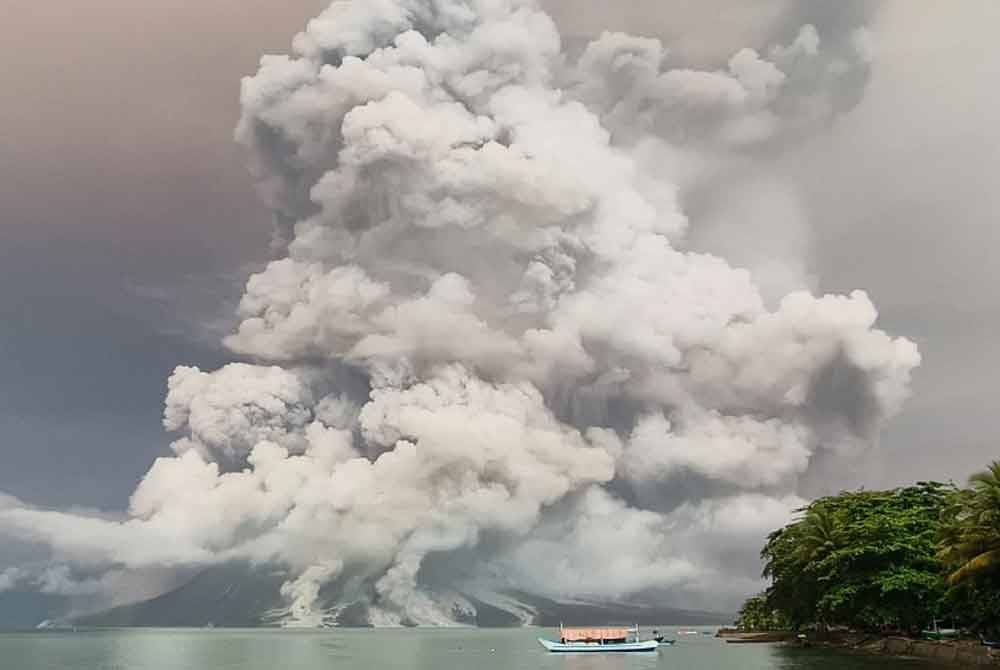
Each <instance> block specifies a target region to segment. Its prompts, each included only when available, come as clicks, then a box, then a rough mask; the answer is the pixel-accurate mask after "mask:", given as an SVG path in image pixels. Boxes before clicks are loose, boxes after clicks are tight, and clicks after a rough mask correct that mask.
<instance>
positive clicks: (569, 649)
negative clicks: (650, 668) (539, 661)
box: [538, 637, 660, 654]
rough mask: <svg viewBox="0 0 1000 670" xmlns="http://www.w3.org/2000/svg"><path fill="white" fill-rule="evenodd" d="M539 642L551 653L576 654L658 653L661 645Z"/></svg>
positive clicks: (650, 641) (643, 641)
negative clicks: (657, 649) (657, 650)
mask: <svg viewBox="0 0 1000 670" xmlns="http://www.w3.org/2000/svg"><path fill="white" fill-rule="evenodd" d="M538 642H539V643H540V644H541V645H542V646H543V647H545V648H546V649H548V650H549V651H551V652H556V653H574V654H575V653H582V654H594V653H597V654H607V653H627V652H633V653H634V652H650V651H656V648H657V647H659V646H660V643H659V642H657V641H656V640H641V641H639V642H618V643H612V644H597V643H595V642H556V641H554V640H546V639H545V638H541V637H540V638H538Z"/></svg>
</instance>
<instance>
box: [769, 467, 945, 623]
mask: <svg viewBox="0 0 1000 670" xmlns="http://www.w3.org/2000/svg"><path fill="white" fill-rule="evenodd" d="M951 495H952V489H951V488H950V487H948V486H946V485H944V484H939V483H936V482H920V483H918V484H917V485H915V486H909V487H904V488H900V489H895V490H891V491H855V492H846V493H841V494H840V495H837V496H830V497H827V498H821V499H819V500H816V501H815V502H813V503H811V504H810V505H809V506H808V507H806V508H805V509H803V510H800V512H802V516H801V517H800V518H799V519H798V520H797V521H795V522H794V523H791V524H789V525H788V526H785V527H784V528H782V529H780V530H778V531H775V532H774V533H772V534H771V535H770V536H769V537H768V541H767V544H766V545H765V546H764V549H763V551H762V552H761V557H762V558H763V559H764V575H765V576H767V577H770V578H771V579H772V585H771V587H770V588H769V589H768V591H767V602H768V605H769V606H770V607H771V608H773V609H775V610H778V611H779V612H781V613H782V614H783V615H784V616H786V617H787V618H788V620H789V622H790V623H791V624H792V625H793V626H795V627H801V626H804V625H809V624H818V625H825V624H843V625H848V626H852V627H858V628H867V629H875V628H879V627H883V626H890V627H898V628H901V629H904V630H911V631H913V630H919V629H920V628H921V627H922V626H924V625H926V623H927V622H928V621H930V620H931V619H932V618H933V617H935V616H937V615H938V614H939V613H940V610H941V603H942V598H943V595H944V585H943V583H942V580H941V569H940V562H939V560H938V558H937V555H936V554H937V540H938V533H939V526H940V517H941V513H942V510H943V509H944V507H945V506H946V505H947V504H948V502H949V501H950V499H951Z"/></svg>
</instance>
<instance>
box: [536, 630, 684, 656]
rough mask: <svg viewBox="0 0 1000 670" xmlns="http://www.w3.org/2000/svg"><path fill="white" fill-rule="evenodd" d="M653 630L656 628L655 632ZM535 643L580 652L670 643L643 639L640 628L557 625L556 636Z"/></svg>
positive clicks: (636, 649)
mask: <svg viewBox="0 0 1000 670" xmlns="http://www.w3.org/2000/svg"><path fill="white" fill-rule="evenodd" d="M654 633H655V631H654ZM538 642H539V643H540V644H541V645H542V646H543V647H545V648H546V649H547V650H548V651H552V652H563V653H565V652H580V653H595V652H596V653H620V652H651V651H656V650H657V648H658V647H659V646H660V645H670V644H673V641H672V640H664V639H663V638H662V637H659V638H655V637H654V638H653V639H649V640H643V639H640V637H639V627H638V626H633V627H632V628H565V627H563V626H562V625H560V626H559V639H558V640H546V639H545V638H541V637H540V638H538Z"/></svg>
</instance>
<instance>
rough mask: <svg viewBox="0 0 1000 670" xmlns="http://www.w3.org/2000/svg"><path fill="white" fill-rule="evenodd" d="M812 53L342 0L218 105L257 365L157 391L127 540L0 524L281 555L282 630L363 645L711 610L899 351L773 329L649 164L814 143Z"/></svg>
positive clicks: (147, 545)
mask: <svg viewBox="0 0 1000 670" xmlns="http://www.w3.org/2000/svg"><path fill="white" fill-rule="evenodd" d="M821 44H822V42H821V36H819V35H818V34H817V31H816V30H815V29H814V28H812V27H811V26H806V27H803V28H802V30H801V31H800V33H799V35H798V37H797V38H796V39H795V40H794V42H793V43H792V44H791V45H790V46H787V47H776V48H775V49H774V50H773V51H772V52H771V53H770V54H769V55H768V56H767V57H765V56H761V55H760V54H758V53H756V52H754V51H752V50H749V49H745V50H741V51H739V52H737V53H736V54H734V55H733V56H732V58H731V59H730V60H729V62H728V64H727V67H726V69H724V70H717V71H696V70H690V69H665V68H664V53H665V50H664V48H663V47H662V45H660V44H659V42H657V41H656V40H650V39H645V38H643V39H640V38H635V37H630V36H627V35H622V34H606V35H604V36H602V37H600V38H599V39H598V40H597V41H595V42H594V43H592V44H591V45H590V46H589V47H587V49H586V50H585V51H584V53H583V55H582V56H581V57H580V59H579V62H578V63H573V62H568V61H567V60H566V57H565V56H563V55H562V51H561V44H560V37H559V35H558V33H557V31H556V28H555V26H554V24H553V22H552V21H551V20H550V18H549V17H548V16H547V15H546V14H545V13H544V12H542V11H541V10H540V9H539V8H538V7H537V6H536V5H535V3H534V2H531V1H529V0H378V1H377V2H375V1H368V2H360V1H355V2H335V3H334V4H333V5H332V6H331V7H330V8H329V9H328V10H327V11H326V12H324V13H323V14H322V15H321V16H320V17H319V18H317V19H315V20H314V21H312V22H310V24H309V27H308V29H307V30H306V32H304V33H303V34H301V35H299V36H298V37H297V38H296V40H295V53H294V55H293V56H292V57H283V56H281V57H275V56H269V57H265V58H264V59H263V60H262V62H261V67H260V71H259V72H258V73H257V74H256V75H255V76H253V77H250V78H247V79H246V80H244V82H243V89H242V104H243V116H242V118H241V120H240V123H239V127H238V129H237V138H238V140H239V141H240V142H242V143H243V144H245V145H247V146H248V147H249V148H250V150H251V151H252V153H253V156H254V169H255V173H256V174H257V175H258V177H259V179H260V184H261V190H262V193H263V194H264V197H265V199H266V201H267V203H268V204H269V205H270V206H271V207H272V208H273V209H274V211H275V213H276V218H277V230H278V234H277V236H276V243H277V245H278V247H277V248H278V249H279V250H280V255H281V257H280V258H279V259H277V260H274V261H273V262H272V263H270V265H268V267H267V268H266V269H265V270H263V271H262V272H261V273H259V274H257V275H255V276H253V277H252V278H251V279H250V280H249V282H248V284H247V289H246V293H245V295H244V297H243V301H242V304H241V307H240V315H241V323H240V325H239V327H238V329H237V330H236V332H235V333H233V334H232V335H231V336H230V337H229V338H227V340H226V344H227V345H228V346H229V348H230V349H231V350H232V351H233V352H234V353H236V354H239V355H240V356H242V357H245V358H246V359H249V360H252V361H253V362H252V364H251V363H234V364H231V365H227V366H225V367H223V368H222V369H220V370H216V371H213V372H203V371H200V370H198V369H196V368H187V367H179V368H178V369H177V370H176V371H175V373H174V375H173V376H172V377H171V379H170V382H169V393H168V396H167V409H166V413H165V425H166V427H167V428H168V429H170V430H173V431H179V432H180V433H181V437H179V439H178V440H177V442H176V443H175V445H174V448H175V451H176V455H174V456H170V457H164V458H161V459H158V460H157V462H156V463H155V464H154V465H153V467H152V469H151V470H150V472H149V473H148V474H147V475H146V478H145V479H144V480H143V482H142V483H141V485H140V486H139V488H138V489H137V491H136V492H135V494H134V495H133V498H132V504H131V510H130V517H129V518H128V519H126V520H124V521H120V522H109V521H102V520H87V523H88V524H90V526H87V528H88V529H89V530H90V531H91V532H88V533H84V532H81V531H83V527H79V528H78V527H75V526H74V525H73V517H72V516H71V515H66V514H62V513H57V512H48V511H42V510H30V509H27V508H24V507H15V508H12V509H0V531H6V532H7V533H10V534H14V535H16V536H18V537H21V538H28V539H30V540H33V541H37V542H41V543H44V544H47V545H49V546H51V548H52V552H53V554H54V555H55V556H56V557H58V558H60V559H65V560H74V561H78V562H85V563H87V564H89V565H94V566H100V565H106V566H112V565H114V566H122V565H124V566H127V567H133V568H140V567H145V566H150V565H165V564H166V565H169V564H186V563H206V562H216V561H224V560H229V559H237V558H240V559H246V558H249V559H251V560H256V561H262V562H268V563H280V564H283V565H286V566H288V567H289V568H290V569H291V571H292V577H291V578H290V580H289V582H288V583H287V584H286V585H285V587H284V589H283V594H284V595H285V597H286V598H287V600H288V603H289V610H288V616H289V621H291V622H295V623H299V624H307V625H317V624H320V623H323V622H324V621H326V620H327V617H326V616H325V613H324V612H323V608H324V607H326V606H327V605H325V604H324V602H323V599H322V598H321V588H322V587H323V586H324V585H331V584H334V583H336V584H337V585H339V587H340V588H342V594H345V595H342V596H341V600H342V601H343V602H345V603H346V601H347V599H349V598H357V599H361V600H364V601H365V602H367V604H368V605H369V610H370V617H371V619H372V620H373V621H377V622H379V623H385V624H397V623H403V622H416V623H437V624H441V623H449V622H451V621H453V620H454V613H455V607H456V602H458V601H457V600H456V599H455V597H453V596H449V595H448V594H449V593H453V589H460V588H467V589H476V588H479V589H488V588H494V587H495V588H501V587H515V588H521V589H528V590H533V591H535V592H538V593H542V594H544V595H549V596H555V597H562V596H587V597H593V598H624V597H628V596H629V595H631V594H635V593H637V592H641V591H643V590H648V589H659V590H660V591H666V592H670V593H674V594H677V595H678V597H686V598H694V597H696V595H697V594H699V593H700V594H701V595H702V596H705V594H709V595H711V596H713V597H719V598H726V597H732V596H733V592H732V591H726V590H725V589H721V588H720V586H719V585H720V583H722V582H725V581H729V577H728V575H732V574H733V573H734V571H735V572H736V575H737V576H736V577H735V578H734V580H733V581H732V582H731V583H734V584H736V585H737V586H736V587H734V590H735V591H737V592H738V591H739V589H745V588H747V587H748V585H752V584H753V575H752V574H751V575H749V576H748V575H747V574H746V566H745V565H744V566H735V567H734V566H733V565H730V564H727V563H726V559H725V555H732V554H733V553H739V552H742V554H743V555H750V556H752V555H753V554H754V553H755V552H756V549H757V547H756V546H755V545H756V543H757V542H759V536H760V535H761V534H762V533H764V532H766V530H768V529H769V528H770V527H772V526H773V525H774V524H777V523H781V522H782V521H783V520H784V519H786V518H787V515H788V513H789V511H790V509H792V508H794V507H795V506H796V505H799V504H801V502H802V499H801V498H800V497H798V496H797V494H798V492H799V486H800V481H801V479H802V477H804V476H806V475H808V474H809V473H810V472H811V470H812V469H815V468H818V467H822V466H823V464H824V463H826V462H827V461H828V460H829V459H835V458H838V457H839V455H841V454H850V453H853V452H854V451H856V450H857V449H862V448H866V447H867V446H869V445H870V444H872V443H873V442H874V440H875V439H876V437H877V434H878V430H879V428H880V426H881V425H882V424H883V422H884V421H885V420H886V418H887V417H889V416H891V415H892V414H893V413H894V412H895V411H896V410H897V409H898V408H899V406H900V404H901V402H902V401H903V400H904V399H905V397H906V395H907V388H908V382H909V376H910V373H911V371H912V369H913V368H914V367H915V366H917V365H918V364H919V355H918V353H917V350H916V348H915V346H914V345H913V344H912V343H910V342H909V341H907V340H904V339H893V338H891V337H889V336H887V335H886V334H884V333H883V332H881V331H879V330H876V329H874V323H875V320H876V316H877V312H876V310H875V308H874V307H873V305H872V304H871V302H870V301H869V299H868V297H867V296H866V294H865V293H864V292H862V291H856V292H854V293H852V294H851V295H849V296H823V297H815V296H813V295H811V294H810V293H809V292H808V291H795V292H791V293H789V294H788V295H786V296H784V297H782V298H781V299H780V300H779V301H777V302H776V304H777V307H776V309H774V310H769V309H768V308H767V307H766V303H765V300H764V299H763V298H762V296H761V293H760V290H759V288H758V286H757V284H756V283H755V281H754V278H753V277H752V276H751V275H750V273H749V272H748V271H746V270H744V269H740V268H736V267H733V266H731V265H729V264H728V263H727V262H726V260H724V259H723V258H720V257H717V256H713V255H709V254H705V253H694V252H692V251H689V250H686V246H685V245H686V241H687V239H688V238H687V237H686V236H687V235H688V234H689V231H690V230H691V229H696V228H697V226H698V221H697V220H689V218H688V217H687V216H685V214H684V212H682V211H681V208H680V205H679V195H680V193H681V189H682V188H683V187H684V186H685V185H686V184H687V182H685V181H684V180H683V179H679V178H678V174H681V173H683V172H684V171H683V170H680V171H678V170H672V169H668V170H659V169H653V168H652V167H651V166H650V163H651V161H652V162H655V158H656V157H661V158H670V159H671V160H675V161H680V163H684V161H690V162H691V163H692V164H698V165H700V166H701V167H699V168H697V169H696V170H694V172H698V173H699V174H701V175H702V176H700V177H699V178H698V179H696V180H695V181H698V182H699V183H701V184H702V185H704V183H705V178H704V176H703V175H704V174H710V173H712V170H705V168H704V166H705V165H710V164H718V162H719V161H722V160H728V159H726V158H725V157H726V156H729V157H732V156H734V155H736V154H738V153H739V152H743V151H750V150H762V149H761V147H764V146H767V147H770V148H771V150H776V149H775V147H779V146H780V145H781V143H783V142H792V141H795V138H796V137H799V136H801V135H802V134H803V133H806V132H813V131H815V129H816V128H817V127H821V126H822V124H823V123H824V122H825V121H826V120H827V119H828V118H829V116H830V115H831V114H832V113H833V112H834V111H835V106H834V105H833V104H832V103H829V95H830V94H829V89H830V87H829V86H826V85H825V83H824V82H826V79H824V77H825V78H833V79H836V77H837V76H839V75H838V74H837V72H835V71H833V70H831V69H830V68H829V67H826V66H827V65H829V62H828V60H822V58H823V56H822V51H821ZM840 60H843V59H840ZM857 60H858V62H861V61H860V56H859V57H858V59H857ZM838 62H839V61H838ZM820 65H823V67H820ZM851 66H852V65H851V61H849V60H847V61H844V63H843V64H842V65H841V66H838V67H840V68H841V69H840V70H838V71H841V72H842V71H845V70H844V68H846V69H847V70H849V69H850V67H851ZM810 68H812V70H810ZM824 68H825V69H824ZM820 70H821V71H822V72H823V73H825V74H824V75H823V77H818V78H817V77H813V78H811V79H810V78H807V79H808V80H809V81H810V82H813V84H815V85H814V86H812V87H811V88H810V87H808V86H804V85H802V84H801V80H802V75H801V71H817V72H818V71H820ZM795 82H800V83H798V84H795ZM817 82H818V83H817ZM793 84H795V85H794V86H793ZM699 180H700V181H699ZM793 281H794V280H793ZM786 283H787V281H786ZM733 519H739V520H741V521H744V522H745V523H740V524H734V523H733V522H732V520H733ZM746 528H751V529H752V530H753V533H755V535H753V536H752V537H747V536H745V533H746V532H748V531H746V530H745V529H746ZM741 529H743V530H741ZM726 538H729V539H728V540H727V539H726ZM734 538H735V539H734ZM485 546H488V547H489V550H488V551H486V550H482V551H480V550H479V548H480V547H485ZM436 565H439V566H453V565H454V566H460V567H461V572H460V573H459V572H456V573H455V575H456V576H455V577H454V578H450V577H448V576H444V577H442V576H441V572H442V570H434V567H435V566H436ZM740 570H743V572H742V573H740ZM749 571H750V572H751V573H752V572H753V571H754V567H753V566H751V568H750V569H749ZM459 574H460V577H459ZM723 576H725V578H723ZM739 580H741V581H739ZM346 594H351V595H346ZM688 602H690V600H689V601H686V602H680V601H679V602H677V603H676V604H677V605H685V604H688Z"/></svg>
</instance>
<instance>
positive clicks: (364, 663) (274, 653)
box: [0, 626, 946, 670]
mask: <svg viewBox="0 0 1000 670" xmlns="http://www.w3.org/2000/svg"><path fill="white" fill-rule="evenodd" d="M680 628H681V627H678V626H662V627H660V628H659V630H660V632H661V633H663V634H666V636H667V637H668V638H670V637H676V638H677V642H676V644H674V645H673V646H669V647H663V648H661V649H660V650H659V651H658V652H655V653H652V654H586V655H584V654H575V655H574V654H551V653H548V652H546V651H545V650H544V649H542V647H541V646H540V645H539V644H538V642H537V641H536V638H538V637H552V636H554V635H556V634H557V632H556V631H554V630H551V629H544V628H520V629H476V628H436V629H435V628H419V629H417V628H403V629H325V630H290V629H278V630H274V629H219V628H215V629H105V630H91V631H77V632H70V631H65V632H63V631H58V632H57V631H39V632H29V633H0V669H2V670H64V669H70V668H71V669H73V670H321V669H322V670H330V669H331V668H336V669H342V670H354V669H357V670H395V669H400V670H402V669H403V668H407V669H411V668H412V669H414V670H452V669H463V670H464V669H468V670H534V669H536V668H537V669H552V670H649V669H652V668H671V670H771V669H781V670H869V669H870V670H876V669H879V670H903V669H910V670H929V669H932V668H942V667H946V666H941V665H935V664H932V663H927V662H919V661H912V660H902V659H887V658H881V657H870V656H863V655H854V654H845V653H841V652H832V651H828V650H816V649H794V648H786V647H783V646H780V645H773V644H726V643H725V642H724V641H722V640H719V639H716V638H714V637H711V636H708V635H703V636H695V635H684V636H677V635H676V632H677V630H678V629H680ZM683 628H689V627H683ZM693 628H695V629H697V630H704V631H709V630H711V629H708V628H698V627H693ZM643 630H644V632H645V633H648V632H649V630H650V629H643Z"/></svg>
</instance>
